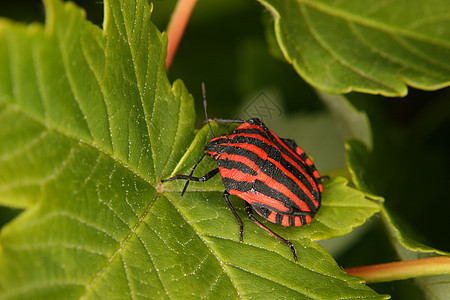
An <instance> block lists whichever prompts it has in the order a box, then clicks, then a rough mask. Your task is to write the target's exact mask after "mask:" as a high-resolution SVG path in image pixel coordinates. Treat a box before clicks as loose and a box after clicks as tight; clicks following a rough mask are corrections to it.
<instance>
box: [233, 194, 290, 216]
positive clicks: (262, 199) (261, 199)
mask: <svg viewBox="0 0 450 300" xmlns="http://www.w3.org/2000/svg"><path fill="white" fill-rule="evenodd" d="M229 193H230V194H231V195H236V196H238V197H239V198H241V199H244V200H245V201H247V202H248V203H250V204H253V203H255V202H256V203H264V204H265V205H267V206H270V207H271V208H273V209H276V210H278V211H282V212H287V211H288V210H289V209H288V208H287V207H286V206H285V205H284V204H283V203H282V202H281V201H278V200H276V199H273V198H272V197H269V196H266V195H264V194H261V193H259V192H255V191H248V192H241V191H237V190H235V189H231V190H230V191H229ZM273 223H276V222H273Z"/></svg>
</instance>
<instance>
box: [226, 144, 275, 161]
mask: <svg viewBox="0 0 450 300" xmlns="http://www.w3.org/2000/svg"><path fill="white" fill-rule="evenodd" d="M219 145H222V144H219ZM223 145H225V146H230V147H238V148H242V149H246V150H249V151H251V152H253V153H254V154H256V155H258V156H259V158H261V159H262V160H266V159H267V153H266V151H264V150H263V149H261V148H259V147H258V146H256V145H253V144H249V143H226V144H223Z"/></svg>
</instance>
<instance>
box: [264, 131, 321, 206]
mask: <svg viewBox="0 0 450 300" xmlns="http://www.w3.org/2000/svg"><path fill="white" fill-rule="evenodd" d="M267 130H269V132H270V134H271V135H272V136H273V137H274V138H275V139H276V140H277V142H278V143H279V144H280V145H281V146H282V147H283V148H284V149H286V150H287V151H288V152H289V153H291V154H292V155H293V156H294V157H295V158H297V159H298V160H299V161H300V162H302V163H304V161H303V160H302V159H301V158H300V156H299V155H298V154H297V153H296V152H294V151H292V149H291V148H289V147H288V145H286V143H285V142H283V141H282V140H281V139H280V138H279V137H278V135H276V134H275V133H274V132H273V131H272V130H270V129H268V128H267ZM280 152H281V155H282V156H283V158H284V159H285V160H287V161H288V162H290V163H291V164H292V165H293V166H294V167H295V168H296V169H297V170H299V171H300V172H301V173H302V174H303V176H305V178H306V180H308V182H309V184H310V185H311V186H312V187H313V189H314V190H315V191H316V192H318V190H317V186H316V183H315V181H314V179H313V178H312V177H311V176H309V174H308V173H306V172H305V170H303V168H302V167H301V166H300V165H299V164H298V163H296V162H295V161H294V160H293V159H292V158H290V157H289V156H288V155H286V154H285V153H284V152H283V151H281V149H280ZM319 177H320V176H319ZM316 203H317V202H316Z"/></svg>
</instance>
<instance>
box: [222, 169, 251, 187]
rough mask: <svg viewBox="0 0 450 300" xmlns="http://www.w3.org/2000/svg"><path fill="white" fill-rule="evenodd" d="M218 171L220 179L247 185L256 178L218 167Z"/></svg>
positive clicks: (235, 170)
mask: <svg viewBox="0 0 450 300" xmlns="http://www.w3.org/2000/svg"><path fill="white" fill-rule="evenodd" d="M219 170H220V176H221V177H222V178H230V179H233V180H235V181H240V182H249V183H252V182H254V181H255V179H256V176H254V175H251V174H248V173H244V172H241V171H239V170H238V169H226V168H222V167H220V166H219Z"/></svg>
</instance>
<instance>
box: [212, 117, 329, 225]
mask: <svg viewBox="0 0 450 300" xmlns="http://www.w3.org/2000/svg"><path fill="white" fill-rule="evenodd" d="M205 151H206V153H208V154H209V155H210V156H211V157H212V158H214V159H215V160H216V162H217V166H218V167H219V171H220V175H221V177H222V181H223V185H224V186H225V191H226V192H228V193H229V194H231V195H236V196H238V197H239V198H241V199H244V200H245V201H246V202H247V203H249V204H250V205H251V206H252V207H253V208H254V209H255V210H256V212H257V213H258V214H259V215H261V216H262V217H263V218H264V219H267V220H269V221H270V222H272V223H277V224H281V225H283V226H302V225H305V224H307V223H309V222H311V220H312V218H313V217H314V215H315V214H316V212H317V211H318V210H319V207H320V200H321V194H322V191H323V189H322V182H321V179H320V175H319V172H318V171H317V170H316V168H315V166H314V164H313V163H312V161H311V159H309V157H308V156H307V155H306V153H305V152H304V151H303V150H302V149H301V148H300V147H298V146H297V145H296V144H295V142H294V141H292V140H288V139H282V138H279V137H278V136H277V135H276V134H275V133H273V132H272V131H271V130H270V129H268V128H267V127H266V125H264V123H263V122H262V121H261V120H259V119H250V120H248V121H246V122H244V123H243V124H242V125H240V126H239V127H238V128H236V129H235V130H234V131H232V132H231V133H230V134H229V135H228V136H227V135H222V136H220V137H216V138H214V139H212V140H211V141H210V142H209V143H208V144H207V145H206V147H205Z"/></svg>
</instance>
